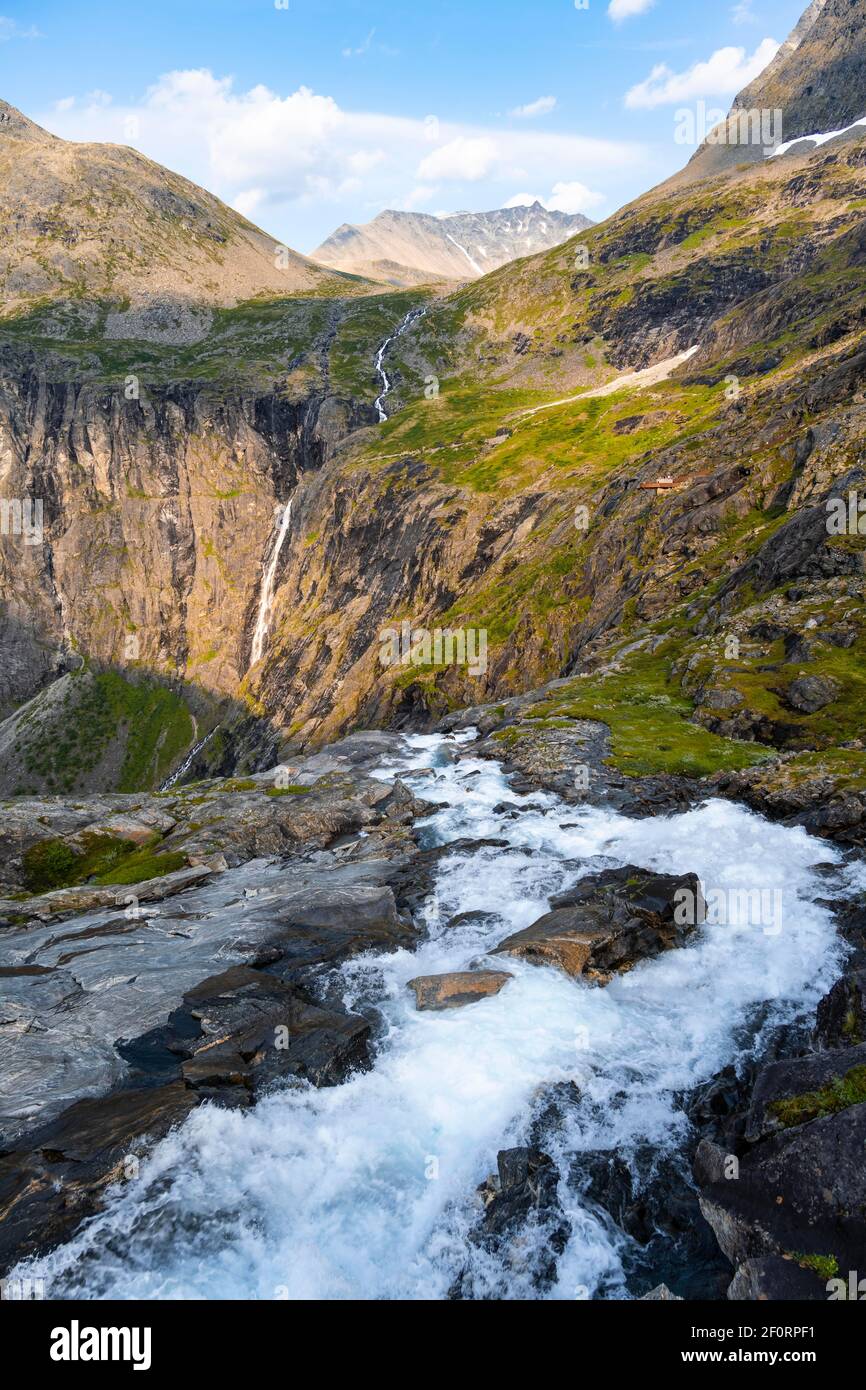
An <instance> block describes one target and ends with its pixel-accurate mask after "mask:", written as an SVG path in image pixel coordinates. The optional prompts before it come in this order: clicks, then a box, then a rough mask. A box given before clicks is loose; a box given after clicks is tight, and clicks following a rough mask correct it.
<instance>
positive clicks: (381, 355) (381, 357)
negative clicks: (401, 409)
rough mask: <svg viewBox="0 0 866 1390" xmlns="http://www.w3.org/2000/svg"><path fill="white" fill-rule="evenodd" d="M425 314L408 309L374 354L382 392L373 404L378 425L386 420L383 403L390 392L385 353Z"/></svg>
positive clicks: (418, 310)
mask: <svg viewBox="0 0 866 1390" xmlns="http://www.w3.org/2000/svg"><path fill="white" fill-rule="evenodd" d="M426 312H427V310H426V308H421V309H410V310H409V312H408V314H407V315H406V317H405V318H404V319H403V322H402V323H401V324H400V327H399V328H398V329H397V330H396V332H394V333H392V334H391V336H390V338H386V339H385V341H384V343H383V344H382V346H381V347H380V348H379V351H378V352H377V353H376V363H375V366H376V373H377V375H378V376H379V377H380V378H381V381H382V390H381V392H380V393H379V395H378V396H377V397H376V399H375V401H374V402H373V404H374V406H375V407H376V410H377V411H378V412H379V424H380V425H381V424H383V423H384V421H385V420H387V418H388V413H387V411H386V410H385V406H384V401H385V397H386V396H387V395H388V392H389V391H390V390H391V385H392V383H391V379H390V377H389V376H388V373H387V372H386V371H385V368H384V366H383V363H384V361H385V353H386V352H387V351H388V348H389V347H390V346H391V344H392V343H393V342H395V341H396V339H397V338H399V337H400V336H401V334H403V333H405V332H406V329H407V328H409V327H411V325H412V324H413V323H415V322H416V321H417V320H418V319H420V318H423V316H424V314H426Z"/></svg>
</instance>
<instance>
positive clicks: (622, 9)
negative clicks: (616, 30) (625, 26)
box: [607, 0, 655, 24]
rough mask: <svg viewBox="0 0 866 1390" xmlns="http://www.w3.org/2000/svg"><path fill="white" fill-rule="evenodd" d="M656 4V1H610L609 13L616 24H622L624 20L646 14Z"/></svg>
mask: <svg viewBox="0 0 866 1390" xmlns="http://www.w3.org/2000/svg"><path fill="white" fill-rule="evenodd" d="M654 4H655V0H610V4H609V5H608V7H607V12H608V14H609V15H610V17H611V19H612V20H613V22H614V23H615V24H622V21H623V20H624V19H631V18H632V17H633V16H634V15H636V14H645V13H646V11H647V10H651V9H652V7H653V5H654Z"/></svg>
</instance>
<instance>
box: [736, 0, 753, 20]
mask: <svg viewBox="0 0 866 1390" xmlns="http://www.w3.org/2000/svg"><path fill="white" fill-rule="evenodd" d="M731 19H732V20H733V21H734V23H735V24H757V23H758V16H757V15H756V14H755V12H754V10H753V9H752V0H738V3H737V4H736V5H735V6H734V8H733V9H732V10H731Z"/></svg>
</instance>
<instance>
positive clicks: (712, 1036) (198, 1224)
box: [18, 735, 839, 1299]
mask: <svg viewBox="0 0 866 1390" xmlns="http://www.w3.org/2000/svg"><path fill="white" fill-rule="evenodd" d="M465 737H466V736H465V735H459V736H457V737H456V738H452V739H447V740H446V739H443V738H442V737H440V736H434V735H431V736H417V737H415V738H413V739H411V740H410V745H411V750H412V751H411V755H410V757H409V758H408V759H407V760H406V761H405V762H404V764H403V769H404V775H405V776H407V778H408V780H409V781H410V783H411V784H412V785H413V786H415V787H416V788H417V789H418V791H419V792H420V793H421V794H422V795H424V796H426V797H428V798H429V799H431V800H435V801H437V802H439V803H441V804H440V809H439V810H437V812H436V813H435V814H434V815H433V816H432V817H431V819H430V821H429V822H428V823H427V824H428V829H427V837H428V839H429V841H430V842H431V843H447V842H448V841H451V840H454V839H458V838H460V837H464V836H469V837H473V838H484V837H492V836H495V837H499V838H502V839H505V840H507V841H508V848H506V849H502V848H494V847H487V848H480V849H479V848H476V849H474V851H473V850H471V849H469V850H467V849H466V848H464V849H462V850H460V851H459V852H454V853H453V854H451V855H446V856H445V857H444V859H443V860H442V862H441V864H440V866H439V869H438V875H437V880H436V883H435V891H434V893H433V895H432V896H431V898H430V900H429V902H428V904H427V907H426V910H425V912H426V921H427V926H428V928H429V937H428V939H426V940H425V941H423V942H422V944H421V945H420V947H419V948H418V950H417V951H416V952H415V953H410V952H407V951H399V952H396V953H394V954H391V955H370V956H367V957H364V958H361V959H360V960H356V961H354V962H350V963H349V964H347V965H346V966H344V967H343V968H342V969H341V970H340V971H339V972H337V974H336V979H337V980H339V981H340V982H341V986H342V992H343V995H344V997H345V999H346V1002H347V1003H348V1004H349V1005H350V1006H353V1007H358V1006H369V1005H370V1004H371V1003H374V1004H375V1005H377V1006H378V1008H379V1010H380V1011H381V1016H382V1019H383V1020H384V1021H383V1026H382V1028H381V1030H380V1035H379V1039H378V1044H377V1047H378V1052H377V1056H376V1059H375V1065H374V1067H373V1069H372V1070H371V1071H369V1072H367V1073H363V1074H359V1075H356V1076H354V1077H353V1078H351V1079H350V1080H349V1081H347V1082H346V1083H345V1084H343V1085H342V1086H337V1087H333V1088H326V1089H322V1090H315V1089H313V1088H311V1087H309V1086H307V1085H305V1084H303V1085H302V1084H298V1085H295V1086H292V1087H290V1088H287V1089H284V1090H281V1091H277V1092H275V1093H274V1094H272V1095H271V1096H269V1097H267V1098H265V1099H264V1100H262V1101H260V1102H259V1104H258V1105H257V1107H256V1108H255V1109H254V1110H253V1111H251V1112H248V1113H245V1114H244V1113H240V1112H237V1111H228V1110H220V1109H218V1108H216V1107H213V1106H209V1105H208V1106H204V1107H201V1108H200V1109H199V1110H197V1111H196V1112H194V1113H193V1115H192V1116H191V1117H190V1119H189V1120H188V1121H187V1123H186V1124H185V1125H184V1126H183V1128H182V1129H180V1130H179V1131H177V1132H176V1133H175V1134H173V1135H171V1136H169V1138H168V1139H166V1140H165V1141H163V1142H162V1143H161V1144H160V1145H159V1146H158V1147H157V1148H156V1149H155V1150H154V1152H153V1154H152V1155H151V1157H150V1158H149V1159H148V1160H147V1161H146V1162H145V1163H144V1164H143V1165H142V1171H141V1175H140V1177H138V1178H137V1179H136V1180H135V1181H134V1182H131V1183H128V1184H126V1185H125V1186H122V1187H120V1188H118V1189H116V1190H115V1193H114V1195H113V1196H112V1197H111V1199H110V1200H109V1203H108V1205H107V1208H106V1210H105V1211H104V1212H103V1213H102V1214H101V1215H99V1216H98V1217H97V1218H95V1219H94V1220H93V1221H91V1222H90V1223H89V1224H88V1225H87V1226H86V1227H84V1228H83V1229H82V1231H80V1232H79V1233H78V1235H77V1236H76V1237H75V1238H74V1239H73V1240H72V1241H71V1242H70V1243H69V1244H67V1245H65V1246H62V1247H60V1248H59V1249H58V1250H56V1251H55V1252H53V1253H52V1254H51V1255H49V1256H47V1257H45V1258H44V1259H41V1260H39V1261H37V1262H32V1263H30V1264H28V1265H27V1267H26V1269H25V1268H23V1267H22V1269H20V1270H19V1271H18V1272H19V1273H25V1272H26V1273H28V1274H31V1275H34V1274H35V1275H39V1276H41V1277H43V1278H45V1279H46V1280H47V1281H48V1290H47V1291H48V1295H49V1297H64V1296H77V1297H96V1298H107V1297H114V1298H118V1297H119V1298H151V1297H152V1298H184V1297H186V1298H227V1297H234V1298H244V1299H247V1298H260V1299H273V1298H292V1299H313V1298H322V1299H342V1298H361V1299H376V1298H384V1299H389V1298H402V1299H419V1298H444V1297H446V1296H447V1293H448V1290H449V1288H450V1287H451V1285H452V1282H453V1280H454V1279H455V1277H456V1276H457V1275H458V1274H460V1272H461V1271H466V1269H467V1268H468V1269H469V1270H470V1274H471V1278H472V1289H473V1293H474V1295H475V1296H479V1292H480V1294H482V1295H483V1293H484V1291H485V1289H487V1288H490V1289H491V1290H494V1289H495V1287H496V1277H497V1275H496V1271H495V1270H492V1269H491V1268H490V1264H491V1256H490V1255H489V1254H485V1253H484V1252H482V1251H481V1250H479V1248H478V1247H477V1246H476V1245H474V1244H471V1243H467V1239H466V1237H467V1232H468V1231H469V1229H470V1227H471V1226H472V1224H473V1223H474V1222H475V1221H476V1220H477V1218H478V1208H477V1206H476V1205H475V1199H474V1197H473V1193H474V1189H475V1187H476V1185H477V1184H478V1183H479V1182H480V1181H481V1180H483V1179H484V1177H485V1176H486V1175H487V1174H488V1173H489V1172H491V1171H492V1170H493V1169H494V1168H495V1162H496V1153H497V1150H498V1149H500V1148H502V1147H506V1146H507V1145H508V1144H510V1143H512V1144H513V1143H519V1142H521V1141H524V1140H525V1139H526V1137H527V1135H528V1128H529V1125H530V1123H531V1121H532V1118H533V1115H534V1113H535V1112H536V1110H537V1108H538V1106H539V1104H540V1103H541V1101H542V1098H543V1096H544V1093H545V1090H546V1089H547V1088H549V1087H550V1086H551V1085H552V1084H554V1083H557V1082H576V1083H577V1084H578V1085H579V1087H580V1092H581V1099H580V1103H579V1104H576V1105H575V1106H574V1109H573V1113H571V1114H570V1116H568V1118H567V1120H566V1122H565V1124H564V1127H563V1129H562V1131H561V1133H560V1134H559V1137H558V1139H557V1141H556V1142H557V1145H558V1148H556V1149H553V1150H551V1151H552V1152H553V1153H554V1157H555V1158H556V1159H557V1161H558V1163H559V1165H560V1171H561V1172H562V1174H563V1176H562V1181H561V1184H560V1195H561V1198H562V1201H563V1203H564V1206H565V1208H566V1211H567V1213H568V1217H569V1219H570V1221H571V1224H572V1235H571V1238H570V1240H569V1243H568V1245H567V1248H566V1249H565V1251H564V1253H563V1255H562V1257H561V1259H560V1262H559V1273H558V1279H557V1282H556V1284H555V1286H554V1287H553V1288H552V1289H551V1290H550V1291H549V1293H548V1296H549V1297H551V1298H554V1299H557V1298H559V1299H573V1298H575V1297H576V1296H577V1297H584V1296H589V1297H599V1296H601V1297H626V1296H628V1294H627V1290H626V1288H625V1282H624V1273H623V1264H622V1259H623V1249H622V1246H623V1244H624V1238H623V1237H621V1236H618V1235H617V1234H616V1233H615V1232H614V1233H613V1234H611V1227H610V1223H604V1222H603V1221H602V1220H600V1219H599V1217H598V1215H596V1214H595V1212H594V1210H593V1209H592V1208H591V1207H589V1206H588V1205H586V1203H585V1202H584V1201H583V1199H582V1197H581V1194H580V1192H579V1191H578V1190H577V1189H576V1188H574V1187H572V1186H570V1184H569V1180H568V1177H567V1162H566V1163H563V1161H562V1160H563V1159H564V1158H565V1159H566V1160H567V1158H568V1156H569V1155H573V1154H575V1153H581V1152H585V1151H591V1150H594V1149H598V1148H616V1149H617V1150H618V1152H619V1153H620V1154H621V1155H622V1156H623V1158H625V1159H626V1160H628V1158H629V1156H630V1155H632V1154H633V1153H634V1152H635V1150H636V1148H637V1147H638V1146H639V1145H642V1144H646V1143H649V1144H651V1145H652V1146H653V1147H654V1148H655V1149H656V1150H657V1151H658V1152H659V1153H665V1152H667V1151H672V1150H674V1149H676V1148H677V1147H678V1146H679V1145H680V1143H681V1141H682V1138H683V1133H684V1129H685V1125H686V1122H685V1119H684V1117H683V1115H682V1113H681V1111H680V1110H679V1109H678V1107H677V1102H676V1100H675V1092H677V1091H680V1090H683V1089H686V1088H689V1087H691V1086H694V1085H695V1084H697V1083H699V1082H700V1081H702V1080H705V1079H708V1078H710V1077H711V1076H713V1075H714V1074H715V1073H716V1072H717V1071H718V1070H719V1069H720V1068H721V1067H722V1066H724V1065H726V1064H727V1063H729V1062H731V1061H734V1060H736V1059H737V1058H738V1056H742V1055H743V1054H744V1053H745V1052H747V1051H748V1049H749V1048H750V1047H751V1046H752V1045H753V1038H752V1031H753V1028H750V1026H749V1025H750V1024H752V1023H753V1019H754V1015H755V1012H756V1010H757V1009H758V1007H759V1006H767V1007H765V1009H764V1012H765V1014H767V1016H768V1017H769V1019H770V1020H771V1021H772V1022H780V1021H785V1020H788V1019H792V1018H794V1017H797V1016H801V1015H802V1014H803V1012H804V1011H806V1010H811V1009H813V1008H814V1005H815V1003H816V1002H817V1000H818V998H819V997H820V996H821V994H822V993H823V992H825V990H826V989H827V988H828V987H829V985H830V983H831V982H832V980H833V978H834V977H835V973H836V970H837V966H838V960H839V947H838V945H837V943H836V937H835V932H834V928H833V924H832V919H831V918H830V916H829V914H828V913H827V912H826V910H824V909H823V908H822V907H820V906H819V905H818V904H817V903H816V901H815V899H816V898H817V897H819V896H820V894H821V892H822V884H821V880H820V879H819V878H818V877H817V876H816V875H815V874H814V873H813V871H812V866H813V865H815V864H816V863H818V862H822V861H823V862H826V861H827V860H828V859H830V858H834V857H835V851H833V850H832V849H830V848H829V847H828V846H827V845H826V844H825V843H822V842H818V841H815V840H813V839H810V837H809V836H808V835H806V833H805V832H804V831H802V830H799V829H787V828H784V827H781V826H774V825H771V824H769V823H767V822H765V821H763V820H762V819H761V818H759V817H758V816H756V815H754V814H752V813H751V812H749V811H747V810H745V809H743V808H742V807H740V806H737V805H735V804H732V803H729V802H725V801H710V802H708V803H706V804H705V805H703V806H701V807H699V808H698V809H695V810H691V811H688V812H687V813H684V814H680V815H674V816H668V817H656V818H655V819H651V820H640V821H636V820H630V819H628V818H626V817H624V816H621V815H618V814H613V813H611V812H608V811H605V810H602V809H598V808H589V807H584V808H578V809H575V808H574V807H569V806H566V805H564V804H563V803H562V802H560V801H559V800H558V799H557V798H556V797H554V796H552V795H545V794H536V795H534V796H528V797H527V796H518V795H515V794H514V793H511V792H510V790H509V788H508V785H507V782H506V781H505V779H504V777H503V775H502V773H501V772H500V770H499V769H498V767H497V765H495V764H492V763H490V762H486V761H483V760H480V759H473V758H471V757H468V756H466V757H457V758H455V757H454V753H455V751H457V752H459V745H460V743H461V742H462V741H464V739H465ZM431 765H433V766H434V771H433V773H432V774H430V773H427V774H424V773H423V772H422V771H421V769H423V768H424V767H428V768H429V767H430V766H431ZM413 769H415V770H416V772H415V774H413V771H412V770H413ZM393 770H394V769H393V768H391V769H383V770H382V775H389V773H390V774H393ZM503 798H507V799H508V800H509V801H510V802H511V803H512V805H515V804H516V805H518V806H520V807H521V814H520V815H519V816H516V817H511V818H508V815H507V812H505V811H499V812H495V811H494V807H496V806H497V804H498V803H500V802H501V801H502V800H503ZM616 863H638V864H641V865H646V866H648V867H651V868H656V869H658V870H662V871H667V872H674V871H676V872H685V871H689V870H692V871H695V872H697V873H698V874H699V875H700V877H701V878H702V880H703V883H704V885H705V887H709V886H712V887H715V888H716V889H737V888H742V887H744V886H745V887H750V886H753V885H761V886H763V887H766V888H768V889H778V890H780V891H781V893H782V894H783V902H784V909H785V910H784V917H783V923H782V930H781V931H780V932H779V933H778V934H774V933H773V932H772V931H769V932H768V931H765V930H763V929H762V928H761V927H760V926H753V925H750V924H749V921H748V920H738V919H737V916H736V911H733V913H732V916H733V920H728V921H726V922H723V923H720V924H718V925H705V926H704V927H703V928H701V930H700V931H699V933H698V934H697V936H696V937H695V939H694V940H693V941H692V943H691V944H689V945H688V946H687V947H685V948H683V949H680V950H676V951H672V952H669V953H667V954H665V955H663V956H661V957H659V958H657V959H655V960H650V961H646V962H644V963H642V964H641V965H639V966H638V967H637V968H636V969H635V970H633V971H632V972H631V973H629V974H627V975H625V976H622V977H619V978H617V979H615V980H614V981H613V982H612V983H611V984H609V985H608V986H607V987H606V988H596V987H592V986H589V985H587V984H585V983H583V982H581V981H575V980H571V979H569V978H567V977H566V976H565V975H564V974H562V973H560V972H559V971H557V970H555V969H552V968H542V967H538V966H532V965H528V964H525V963H522V962H520V961H517V960H513V959H511V958H507V963H506V965H505V967H504V968H506V969H507V970H509V971H511V972H512V973H513V976H514V978H513V980H512V981H511V982H510V983H509V984H508V985H507V986H506V987H505V989H503V990H502V992H501V993H500V994H499V995H497V996H496V997H494V998H489V999H485V1000H483V1001H480V1002H478V1003H476V1004H473V1005H470V1006H469V1007H467V1008H464V1009H460V1010H455V1011H452V1012H448V1013H438V1014H437V1013H418V1012H417V1011H416V1010H415V1007H414V998H413V995H412V993H411V991H409V990H408V989H407V988H406V984H407V981H408V980H409V979H411V978H412V977H413V976H414V975H418V974H424V973H429V972H437V971H442V970H451V969H457V968H465V967H467V966H468V965H469V964H470V963H475V962H478V961H482V960H484V958H485V953H486V952H487V951H489V950H490V948H491V947H492V946H494V945H495V944H496V943H497V942H498V941H499V940H501V938H502V937H503V936H504V935H506V934H507V932H510V931H513V930H516V929H519V928H521V927H524V926H526V925H528V924H529V923H530V922H532V921H533V920H534V919H535V918H536V917H537V916H538V915H539V914H540V913H541V912H543V911H544V910H545V908H546V907H547V905H548V900H549V897H550V895H551V894H552V893H554V892H557V891H560V890H561V889H562V888H563V887H567V886H568V885H570V884H571V883H573V882H575V881H576V880H577V879H578V878H579V877H581V876H582V875H583V874H585V873H587V872H593V871H596V870H597V869H598V868H599V867H602V866H607V865H611V864H616ZM732 901H734V900H733V899H732ZM468 911H479V912H483V913H485V914H492V917H487V918H481V919H476V920H469V921H466V922H464V923H462V924H458V925H456V926H451V927H449V926H447V923H448V921H449V919H451V918H452V916H453V915H455V914H457V913H465V912H468ZM488 963H495V964H496V965H497V966H498V967H499V968H503V958H502V957H493V958H492V961H491V962H488ZM500 1275H501V1271H500ZM506 1282H507V1292H506V1294H505V1296H508V1297H533V1296H537V1295H535V1294H533V1290H532V1288H531V1287H529V1286H528V1285H525V1284H523V1283H522V1282H521V1278H520V1271H519V1268H517V1269H516V1270H509V1271H508V1277H507V1281H506ZM577 1290H579V1291H580V1292H579V1293H577V1292H576V1291H577Z"/></svg>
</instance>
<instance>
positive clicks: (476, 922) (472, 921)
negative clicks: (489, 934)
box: [445, 912, 499, 931]
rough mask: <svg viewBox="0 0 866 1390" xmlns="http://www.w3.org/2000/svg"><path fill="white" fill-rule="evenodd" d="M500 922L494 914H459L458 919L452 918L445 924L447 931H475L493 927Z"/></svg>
mask: <svg viewBox="0 0 866 1390" xmlns="http://www.w3.org/2000/svg"><path fill="white" fill-rule="evenodd" d="M498 920H499V919H498V918H497V916H496V914H495V913H494V912H458V913H457V915H456V917H450V918H449V919H448V921H447V922H446V923H445V930H446V931H454V930H459V929H460V928H461V927H462V928H466V927H468V928H471V929H475V928H477V927H486V926H492V925H493V923H494V922H496V921H498Z"/></svg>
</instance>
